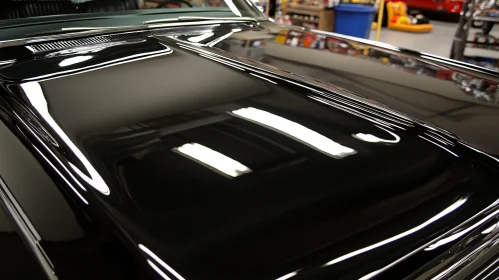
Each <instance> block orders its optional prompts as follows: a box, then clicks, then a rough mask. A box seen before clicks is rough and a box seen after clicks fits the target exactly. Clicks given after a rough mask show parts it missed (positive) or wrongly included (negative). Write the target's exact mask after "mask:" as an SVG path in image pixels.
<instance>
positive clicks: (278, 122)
mask: <svg viewBox="0 0 499 280" xmlns="http://www.w3.org/2000/svg"><path fill="white" fill-rule="evenodd" d="M232 114H233V115H235V116H237V117H240V118H242V119H245V120H248V121H252V122H255V123H258V124H261V125H263V126H266V127H268V128H270V129H272V130H275V131H277V132H280V133H282V134H285V135H287V136H289V137H291V138H293V139H295V140H296V141H298V142H301V143H303V144H305V145H307V146H309V147H311V148H313V149H315V150H317V151H319V152H321V153H324V154H326V155H328V156H331V157H333V158H344V157H346V156H349V155H353V154H355V153H357V152H356V151H355V150H354V149H351V148H348V147H345V146H343V145H340V144H338V143H336V142H334V141H333V140H331V139H329V138H327V137H325V136H323V135H321V134H319V133H317V132H315V131H313V130H311V129H308V128H306V127H304V126H303V125H301V124H298V123H295V122H292V121H290V120H288V119H285V118H283V117H279V116H277V115H274V114H271V113H269V112H266V111H263V110H259V109H256V108H253V107H248V108H243V109H239V110H235V111H232Z"/></svg>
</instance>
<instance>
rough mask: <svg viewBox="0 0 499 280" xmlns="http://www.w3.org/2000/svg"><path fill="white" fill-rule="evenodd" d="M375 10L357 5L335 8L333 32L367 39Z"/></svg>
mask: <svg viewBox="0 0 499 280" xmlns="http://www.w3.org/2000/svg"><path fill="white" fill-rule="evenodd" d="M376 10H377V9H376V8H374V7H371V6H364V5H358V4H340V5H339V6H338V7H336V8H335V15H334V16H335V20H334V32H336V33H340V34H345V35H350V36H355V37H360V38H365V39H368V38H369V33H370V31H371V24H372V22H373V19H374V14H375V13H376Z"/></svg>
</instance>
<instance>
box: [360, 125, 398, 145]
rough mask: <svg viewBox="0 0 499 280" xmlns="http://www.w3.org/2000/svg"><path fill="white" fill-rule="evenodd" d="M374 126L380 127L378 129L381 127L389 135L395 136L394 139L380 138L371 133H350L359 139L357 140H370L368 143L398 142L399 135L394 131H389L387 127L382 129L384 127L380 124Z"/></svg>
mask: <svg viewBox="0 0 499 280" xmlns="http://www.w3.org/2000/svg"><path fill="white" fill-rule="evenodd" d="M376 127H378V128H380V129H383V130H384V131H386V132H388V133H389V134H390V135H392V136H393V137H394V138H395V140H386V139H381V138H379V137H377V136H374V135H372V134H364V133H356V134H352V136H353V137H354V138H357V139H359V140H362V141H365V142H370V143H390V144H395V143H398V142H400V137H399V136H398V135H397V134H395V133H393V132H391V131H389V130H387V129H384V128H382V127H380V126H376Z"/></svg>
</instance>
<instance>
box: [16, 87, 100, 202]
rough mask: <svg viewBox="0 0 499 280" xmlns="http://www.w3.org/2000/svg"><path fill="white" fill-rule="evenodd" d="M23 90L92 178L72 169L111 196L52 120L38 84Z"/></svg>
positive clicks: (88, 163)
mask: <svg viewBox="0 0 499 280" xmlns="http://www.w3.org/2000/svg"><path fill="white" fill-rule="evenodd" d="M21 88H22V89H23V90H24V93H25V94H26V97H27V98H28V100H29V102H30V103H31V105H33V107H34V108H35V109H36V110H37V111H38V113H39V114H40V116H41V117H42V118H43V119H44V120H45V121H46V122H47V123H48V125H49V126H50V127H51V128H52V129H53V130H54V131H55V132H56V133H57V134H58V135H59V137H60V138H61V139H62V140H63V141H64V143H66V145H67V146H68V147H69V148H70V149H71V151H72V152H73V153H74V155H75V156H76V157H77V158H78V159H79V160H80V162H81V163H82V164H83V166H85V168H86V169H87V171H88V173H89V174H90V178H89V177H88V176H87V175H85V174H84V173H83V172H82V171H81V170H80V169H78V167H76V166H74V165H73V164H72V163H69V165H70V166H71V168H73V170H74V171H75V172H76V173H77V174H78V175H79V176H80V177H81V178H82V179H83V180H85V181H86V182H87V183H88V184H90V185H91V186H92V187H94V188H95V189H96V190H98V191H99V192H101V193H102V194H105V195H109V193H110V191H109V187H108V186H107V185H106V183H105V182H104V180H103V179H102V177H101V176H100V175H99V173H97V170H95V168H94V167H93V166H92V164H91V163H90V162H89V161H88V160H87V158H86V157H85V156H84V155H83V153H82V152H81V151H80V150H79V149H78V148H77V147H76V145H75V144H74V143H73V142H72V141H71V139H69V137H68V136H67V135H66V133H65V132H64V131H63V130H62V129H61V128H60V127H59V125H58V124H57V122H56V121H55V120H54V119H53V118H52V116H51V115H50V113H49V110H48V106H47V101H46V100H45V97H44V95H43V91H42V88H41V86H40V84H39V83H38V82H28V83H24V84H21Z"/></svg>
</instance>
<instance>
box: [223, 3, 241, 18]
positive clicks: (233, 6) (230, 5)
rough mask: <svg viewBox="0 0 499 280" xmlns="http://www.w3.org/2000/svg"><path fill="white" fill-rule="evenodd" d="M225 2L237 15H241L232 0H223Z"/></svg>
mask: <svg viewBox="0 0 499 280" xmlns="http://www.w3.org/2000/svg"><path fill="white" fill-rule="evenodd" d="M224 2H225V4H227V7H229V9H230V10H231V11H232V12H233V13H234V14H235V15H236V16H238V17H242V15H241V12H240V11H239V10H238V9H237V7H236V5H234V2H232V0H224Z"/></svg>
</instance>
